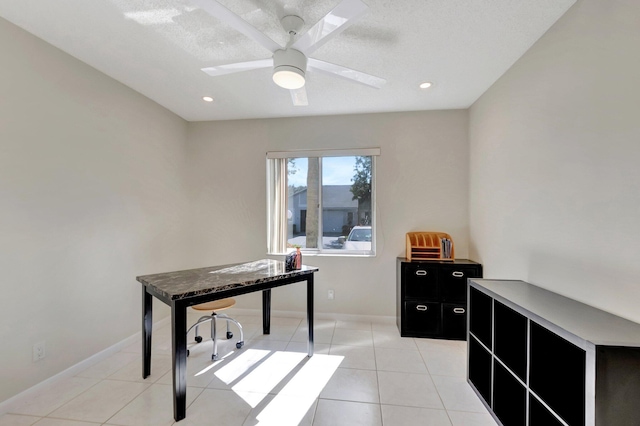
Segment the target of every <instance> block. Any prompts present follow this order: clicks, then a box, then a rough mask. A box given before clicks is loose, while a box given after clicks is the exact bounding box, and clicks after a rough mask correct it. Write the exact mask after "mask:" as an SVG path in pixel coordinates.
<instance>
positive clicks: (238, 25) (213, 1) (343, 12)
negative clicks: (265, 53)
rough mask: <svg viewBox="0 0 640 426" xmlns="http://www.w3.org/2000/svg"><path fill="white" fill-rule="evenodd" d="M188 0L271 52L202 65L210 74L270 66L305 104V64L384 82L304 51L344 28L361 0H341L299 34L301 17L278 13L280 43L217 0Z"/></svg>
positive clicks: (349, 77) (369, 81) (379, 84)
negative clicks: (285, 36) (286, 38)
mask: <svg viewBox="0 0 640 426" xmlns="http://www.w3.org/2000/svg"><path fill="white" fill-rule="evenodd" d="M191 1H192V3H193V4H195V5H196V6H198V7H200V8H201V9H203V10H204V11H206V12H207V13H209V14H210V15H212V16H213V17H215V18H217V19H219V20H220V21H222V22H225V23H226V24H228V25H230V26H231V27H233V28H235V29H236V30H237V31H239V32H241V33H242V34H244V35H246V36H247V37H250V38H252V39H253V40H255V41H257V42H258V43H260V45H262V46H263V47H265V48H266V49H267V50H269V51H270V52H271V53H273V56H272V57H271V58H269V59H258V60H254V61H248V62H238V63H235V64H226V65H218V66H215V67H207V68H203V69H202V71H204V72H205V73H207V74H209V75H210V76H213V77H217V76H220V75H225V74H231V73H237V72H242V71H249V70H254V69H259V68H269V67H273V81H274V82H275V83H276V84H277V85H278V86H280V87H283V88H285V89H289V90H290V91H291V100H292V102H293V104H294V105H295V106H305V105H308V104H309V103H308V100H307V92H306V89H305V74H306V72H307V68H312V69H314V70H318V71H321V72H324V73H327V74H330V75H333V76H337V77H341V78H344V79H347V80H350V81H353V82H356V83H360V84H364V85H366V86H370V87H374V88H376V89H379V88H380V87H382V85H383V84H384V83H386V80H385V79H383V78H380V77H376V76H373V75H370V74H366V73H364V72H361V71H356V70H354V69H351V68H346V67H343V66H341V65H336V64H332V63H329V62H325V61H321V60H319V59H314V58H310V57H308V55H310V54H312V53H313V52H315V51H316V50H317V49H318V48H319V47H320V46H322V45H324V44H325V43H326V42H328V41H329V40H331V38H333V37H335V36H337V35H338V34H340V33H341V32H342V31H344V30H345V29H346V28H348V27H349V26H350V25H351V24H353V23H354V22H355V21H356V20H357V19H358V18H360V17H361V16H362V15H363V14H364V13H365V12H366V11H367V10H368V9H369V8H368V6H367V5H366V4H364V3H363V2H362V1H361V0H342V2H340V3H339V4H338V5H337V6H336V7H335V8H334V9H333V10H331V11H330V12H329V13H328V14H327V15H325V16H324V18H322V19H320V21H318V22H317V23H316V24H315V25H314V26H313V27H311V28H309V30H308V31H307V32H306V33H304V34H302V35H300V36H298V33H299V32H300V30H301V29H302V27H303V26H304V20H303V19H302V18H301V17H299V16H297V15H287V16H284V17H282V19H281V20H280V22H281V23H282V26H283V28H284V29H285V31H286V32H287V33H288V34H289V42H288V43H287V45H286V46H284V47H283V46H280V45H279V44H278V43H276V42H275V41H273V40H272V39H271V38H269V37H267V36H266V35H265V34H264V33H262V32H260V31H258V30H257V29H256V28H254V27H253V26H252V25H251V24H249V23H248V22H247V21H245V20H244V19H242V18H241V17H240V16H238V15H236V14H235V13H233V12H232V11H230V10H229V9H227V8H226V7H225V6H223V5H222V4H220V3H219V2H218V1H217V0H191ZM296 36H298V37H296Z"/></svg>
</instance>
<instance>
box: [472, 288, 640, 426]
mask: <svg viewBox="0 0 640 426" xmlns="http://www.w3.org/2000/svg"><path fill="white" fill-rule="evenodd" d="M468 292H469V293H468V300H469V315H468V322H469V323H468V327H467V329H468V337H467V338H468V342H469V344H468V369H467V381H468V382H469V384H470V385H471V387H472V388H473V389H474V391H475V392H476V393H477V394H478V396H479V397H480V399H481V400H482V401H483V403H484V404H485V406H486V407H487V408H488V409H489V411H490V412H491V414H492V416H493V417H494V419H495V420H496V421H497V422H498V424H500V425H502V426H555V425H558V426H618V425H620V426H622V425H625V426H626V425H640V404H639V403H638V401H640V324H637V323H635V322H632V321H629V320H626V319H623V318H620V317H618V316H615V315H613V314H610V313H608V312H604V311H601V310H599V309H596V308H594V307H591V306H588V305H585V304H583V303H580V302H577V301H575V300H572V299H569V298H567V297H564V296H560V295H558V294H555V293H552V292H550V291H547V290H544V289H542V288H540V287H536V286H534V285H531V284H528V283H526V282H523V281H511V280H485V279H470V280H469V288H468Z"/></svg>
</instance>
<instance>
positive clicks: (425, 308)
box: [416, 305, 427, 311]
mask: <svg viewBox="0 0 640 426" xmlns="http://www.w3.org/2000/svg"><path fill="white" fill-rule="evenodd" d="M416 309H417V310H418V311H426V310H427V305H418V306H416Z"/></svg>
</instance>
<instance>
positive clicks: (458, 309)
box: [453, 308, 464, 314]
mask: <svg viewBox="0 0 640 426" xmlns="http://www.w3.org/2000/svg"><path fill="white" fill-rule="evenodd" d="M453 313H454V314H464V308H453Z"/></svg>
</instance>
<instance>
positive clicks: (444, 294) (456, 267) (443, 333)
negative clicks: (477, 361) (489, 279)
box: [396, 258, 482, 340]
mask: <svg viewBox="0 0 640 426" xmlns="http://www.w3.org/2000/svg"><path fill="white" fill-rule="evenodd" d="M396 271H397V272H396V275H397V276H396V291H397V297H396V322H397V324H398V329H399V330H400V335H402V336H405V337H435V338H444V339H458V340H464V339H466V337H467V279H468V278H479V277H482V265H480V264H479V263H476V262H473V261H470V260H455V261H419V262H415V261H414V262H409V261H407V259H405V258H398V260H397V267H396Z"/></svg>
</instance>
